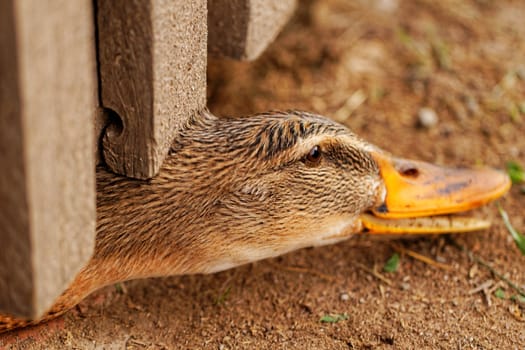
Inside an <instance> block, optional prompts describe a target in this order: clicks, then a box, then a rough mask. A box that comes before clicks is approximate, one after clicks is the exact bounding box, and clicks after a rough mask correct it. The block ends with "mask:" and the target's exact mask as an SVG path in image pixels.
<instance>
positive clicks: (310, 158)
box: [306, 146, 321, 165]
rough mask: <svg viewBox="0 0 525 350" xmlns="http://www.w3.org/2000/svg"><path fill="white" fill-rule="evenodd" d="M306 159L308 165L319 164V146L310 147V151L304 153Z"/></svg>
mask: <svg viewBox="0 0 525 350" xmlns="http://www.w3.org/2000/svg"><path fill="white" fill-rule="evenodd" d="M306 161H307V162H308V163H309V164H310V165H317V164H319V162H320V161H321V148H320V147H319V146H314V147H312V149H311V150H310V152H308V154H307V155H306Z"/></svg>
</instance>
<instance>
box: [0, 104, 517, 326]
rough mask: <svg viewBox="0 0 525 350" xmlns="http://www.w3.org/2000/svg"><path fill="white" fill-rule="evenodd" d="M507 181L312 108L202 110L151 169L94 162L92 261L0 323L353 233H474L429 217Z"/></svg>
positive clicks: (494, 193)
mask: <svg viewBox="0 0 525 350" xmlns="http://www.w3.org/2000/svg"><path fill="white" fill-rule="evenodd" d="M509 187H510V181H509V178H508V177H507V176H506V175H505V174H504V173H502V172H499V171H497V170H492V169H477V170H465V169H463V170H462V169H447V168H441V167H438V166H435V165H431V164H427V163H423V162H418V161H410V160H404V159H400V158H395V157H393V156H391V155H390V154H388V153H386V152H384V151H382V150H381V149H379V148H378V147H376V146H374V145H372V144H369V143H367V142H365V141H363V140H362V139H360V138H359V137H357V136H356V135H354V134H353V133H351V132H350V131H349V130H348V129H347V128H346V127H344V126H342V125H340V124H337V123H335V122H333V121H331V120H329V119H326V118H324V117H321V116H317V115H312V114H308V113H303V112H287V113H280V112H276V113H268V114H260V115H256V116H252V117H247V118H232V119H228V118H226V119H224V118H220V119H219V118H216V117H215V116H213V115H211V114H210V113H209V112H203V113H202V114H200V115H198V116H195V117H194V118H192V119H191V120H190V121H189V122H188V124H187V125H186V126H185V127H184V128H183V129H182V130H181V132H180V134H179V135H178V136H177V138H176V140H175V142H174V144H173V147H172V149H171V151H170V154H169V155H168V157H167V158H166V160H165V162H164V164H163V166H162V169H161V171H160V173H159V174H158V175H157V176H156V177H155V178H153V179H151V180H148V181H138V180H133V179H129V178H125V177H121V176H118V175H115V174H112V173H110V172H108V171H107V170H105V169H104V168H103V167H99V168H98V169H97V237H96V241H95V251H94V254H93V257H92V259H91V260H90V262H89V263H88V264H87V265H86V266H85V267H84V268H83V269H82V270H81V271H80V272H79V274H78V275H77V276H76V278H75V279H74V281H73V282H72V283H71V284H70V286H69V288H68V289H67V290H66V291H64V293H63V294H62V295H61V296H60V297H59V298H58V299H57V300H56V302H55V304H54V305H53V306H52V307H51V308H50V310H49V311H48V312H47V313H46V314H45V315H43V317H42V318H40V319H39V320H20V319H17V318H13V317H0V332H2V331H5V330H9V329H12V328H16V327H21V326H25V325H28V324H34V323H37V322H40V321H44V320H48V319H51V318H53V317H56V316H57V315H60V314H61V313H63V312H64V311H66V310H68V309H70V308H71V307H73V306H74V305H76V304H77V303H78V302H79V301H80V300H82V299H83V298H84V297H85V296H87V295H88V294H89V293H91V292H92V291H94V290H96V289H98V288H100V287H102V286H104V285H107V284H111V283H115V282H118V281H123V280H128V279H133V278H142V277H151V276H167V275H177V274H187V273H210V272H216V271H221V270H224V269H227V268H231V267H234V266H237V265H241V264H245V263H248V262H252V261H256V260H260V259H264V258H268V257H273V256H277V255H280V254H283V253H286V252H289V251H291V250H295V249H298V248H302V247H308V246H315V245H324V244H329V243H334V242H337V241H341V240H344V239H347V238H349V237H351V236H352V235H355V234H359V233H362V232H369V233H371V234H377V233H394V234H415V233H442V232H451V231H462V232H466V231H473V230H479V229H482V228H485V227H487V224H488V223H487V222H484V221H481V220H476V219H469V218H462V219H453V218H443V217H442V216H438V217H435V215H442V214H451V213H457V212H462V211H466V210H469V209H472V208H475V207H478V206H480V205H483V204H485V203H487V202H488V201H490V200H493V199H495V198H497V197H499V196H501V195H503V194H504V193H505V192H506V191H507V190H508V188H509Z"/></svg>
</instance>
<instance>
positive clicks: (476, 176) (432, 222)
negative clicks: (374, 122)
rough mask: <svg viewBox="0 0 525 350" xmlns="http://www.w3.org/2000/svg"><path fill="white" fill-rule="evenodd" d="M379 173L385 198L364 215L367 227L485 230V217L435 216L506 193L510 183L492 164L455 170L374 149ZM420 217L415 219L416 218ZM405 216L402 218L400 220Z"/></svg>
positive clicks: (375, 229) (372, 229) (418, 230)
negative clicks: (492, 167)
mask: <svg viewBox="0 0 525 350" xmlns="http://www.w3.org/2000/svg"><path fill="white" fill-rule="evenodd" d="M373 156H374V158H375V160H376V162H377V163H378V165H379V168H380V172H381V177H382V178H383V181H384V184H385V188H386V197H385V200H384V203H383V204H382V205H381V206H379V207H377V208H375V209H373V210H372V214H373V216H372V215H368V216H367V215H364V216H363V217H362V223H363V226H364V227H366V228H367V229H368V230H369V231H370V232H384V233H401V232H405V233H445V232H468V231H476V230H480V229H484V228H486V227H488V226H489V225H490V223H488V222H487V221H484V220H478V219H475V218H465V217H463V218H459V217H453V216H450V217H447V218H443V217H441V218H436V217H434V216H435V215H443V214H454V213H459V212H464V211H467V210H471V209H474V208H477V207H479V206H482V205H484V204H486V203H488V202H490V201H492V200H494V199H497V198H499V197H501V196H502V195H504V194H505V193H506V192H507V191H508V190H509V188H510V186H511V182H510V179H509V177H508V175H507V174H505V173H504V172H501V171H499V170H495V169H491V168H480V169H453V168H445V167H440V166H437V165H433V164H429V163H425V162H421V161H412V160H405V159H400V158H395V157H391V156H389V155H387V154H383V153H374V154H373ZM418 218H419V219H418ZM399 219H403V220H399Z"/></svg>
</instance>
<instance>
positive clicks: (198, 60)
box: [97, 0, 207, 179]
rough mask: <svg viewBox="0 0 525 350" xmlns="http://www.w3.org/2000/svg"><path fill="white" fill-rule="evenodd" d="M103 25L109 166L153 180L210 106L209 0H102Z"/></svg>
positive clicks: (100, 15) (101, 49)
mask: <svg viewBox="0 0 525 350" xmlns="http://www.w3.org/2000/svg"><path fill="white" fill-rule="evenodd" d="M97 25H98V58H99V65H100V68H99V71H100V77H101V98H102V105H103V106H104V107H106V108H109V109H111V110H112V111H114V112H115V113H114V116H113V118H112V119H113V123H112V124H111V125H110V126H109V127H108V128H107V129H106V133H105V135H104V137H103V156H104V160H105V162H106V163H107V165H108V166H109V167H110V168H111V169H112V170H113V171H115V172H117V173H119V174H124V175H127V176H130V177H135V178H139V179H146V178H150V177H152V176H154V175H155V174H156V173H157V171H158V169H159V167H160V165H161V164H162V161H163V160H164V157H165V156H166V154H167V152H168V150H169V147H170V145H171V142H172V141H173V137H174V135H175V132H176V130H177V129H178V128H179V127H181V125H183V124H184V123H185V122H186V121H187V119H188V118H189V117H190V116H191V115H192V114H193V113H194V112H195V111H197V110H200V109H202V108H204V106H205V103H206V55H207V52H206V37H207V25H206V0H194V1H186V0H158V1H156V0H144V1H129V0H97ZM119 119H120V122H118V120H119Z"/></svg>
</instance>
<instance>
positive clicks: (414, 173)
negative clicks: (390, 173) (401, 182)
mask: <svg viewBox="0 0 525 350" xmlns="http://www.w3.org/2000/svg"><path fill="white" fill-rule="evenodd" d="M400 173H401V175H403V176H406V177H418V176H419V170H418V169H417V168H414V167H409V168H406V169H402V170H401V171H400Z"/></svg>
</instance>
